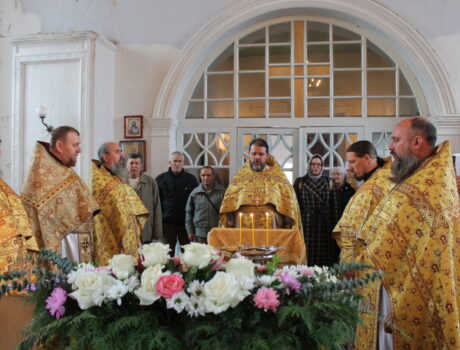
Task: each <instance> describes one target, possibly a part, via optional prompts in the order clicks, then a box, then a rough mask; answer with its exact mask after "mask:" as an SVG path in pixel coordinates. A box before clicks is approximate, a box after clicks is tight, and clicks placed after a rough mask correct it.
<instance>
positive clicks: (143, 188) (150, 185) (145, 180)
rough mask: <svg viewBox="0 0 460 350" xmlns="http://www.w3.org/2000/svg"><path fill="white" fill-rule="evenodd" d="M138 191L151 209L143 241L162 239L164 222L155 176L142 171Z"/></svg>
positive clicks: (143, 201) (143, 233) (146, 205)
mask: <svg viewBox="0 0 460 350" xmlns="http://www.w3.org/2000/svg"><path fill="white" fill-rule="evenodd" d="M136 192H137V194H138V195H139V197H140V199H141V200H142V203H144V205H145V207H146V208H147V210H148V211H149V218H148V220H147V222H146V224H145V226H144V230H143V231H142V243H144V242H150V241H152V240H154V239H155V240H157V239H159V240H161V239H162V237H163V224H162V219H161V203H160V195H159V191H158V185H157V182H156V181H155V179H154V178H153V177H151V176H149V175H147V174H144V173H142V174H141V178H140V180H139V183H138V185H137V187H136Z"/></svg>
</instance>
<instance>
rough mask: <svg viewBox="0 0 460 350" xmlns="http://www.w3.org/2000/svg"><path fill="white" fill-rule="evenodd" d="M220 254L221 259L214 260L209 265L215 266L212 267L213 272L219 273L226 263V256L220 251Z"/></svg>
mask: <svg viewBox="0 0 460 350" xmlns="http://www.w3.org/2000/svg"><path fill="white" fill-rule="evenodd" d="M218 254H219V258H218V259H212V260H211V261H210V262H209V264H211V265H212V264H214V265H213V267H212V269H211V270H212V271H217V270H219V269H220V267H221V266H222V264H223V263H224V258H225V257H224V254H222V253H221V252H220V251H218Z"/></svg>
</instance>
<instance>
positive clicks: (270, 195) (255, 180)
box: [219, 139, 302, 232]
mask: <svg viewBox="0 0 460 350" xmlns="http://www.w3.org/2000/svg"><path fill="white" fill-rule="evenodd" d="M240 213H241V214H242V215H243V216H244V217H245V218H248V217H249V215H250V214H253V217H254V226H255V227H257V228H265V227H266V220H267V218H266V213H269V216H270V218H271V220H270V221H271V222H270V223H269V226H270V227H271V228H294V229H298V230H299V232H300V230H301V227H302V224H301V219H300V211H299V207H298V203H297V201H296V197H295V193H294V190H293V188H292V186H291V184H290V183H289V180H288V179H287V177H286V175H285V174H284V172H283V170H282V169H281V167H280V166H279V165H278V163H277V162H276V161H275V158H273V156H272V155H270V154H269V153H268V144H267V142H266V141H265V140H263V139H255V140H253V141H252V142H251V143H250V144H249V161H248V162H246V163H245V164H244V165H243V166H242V167H241V168H240V170H239V171H238V173H237V174H236V175H235V177H234V178H233V179H232V181H231V183H230V185H229V186H228V188H227V191H226V192H225V196H224V200H223V202H222V206H221V208H220V221H219V226H220V227H239V220H238V219H237V218H238V217H239V214H240ZM241 226H242V227H244V228H251V227H252V222H251V220H247V219H245V220H241Z"/></svg>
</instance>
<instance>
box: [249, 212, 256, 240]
mask: <svg viewBox="0 0 460 350" xmlns="http://www.w3.org/2000/svg"><path fill="white" fill-rule="evenodd" d="M250 216H251V226H252V246H253V247H255V246H256V241H255V237H254V214H253V213H251V214H250Z"/></svg>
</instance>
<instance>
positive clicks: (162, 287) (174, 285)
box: [156, 274, 185, 299]
mask: <svg viewBox="0 0 460 350" xmlns="http://www.w3.org/2000/svg"><path fill="white" fill-rule="evenodd" d="M184 284H185V281H184V280H183V279H182V277H180V276H179V275H176V274H172V275H166V276H161V277H160V278H159V279H158V281H157V284H156V289H157V293H158V294H160V295H161V296H162V297H165V298H166V299H169V298H171V297H172V296H173V295H174V294H176V293H179V292H182V289H183V287H184Z"/></svg>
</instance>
